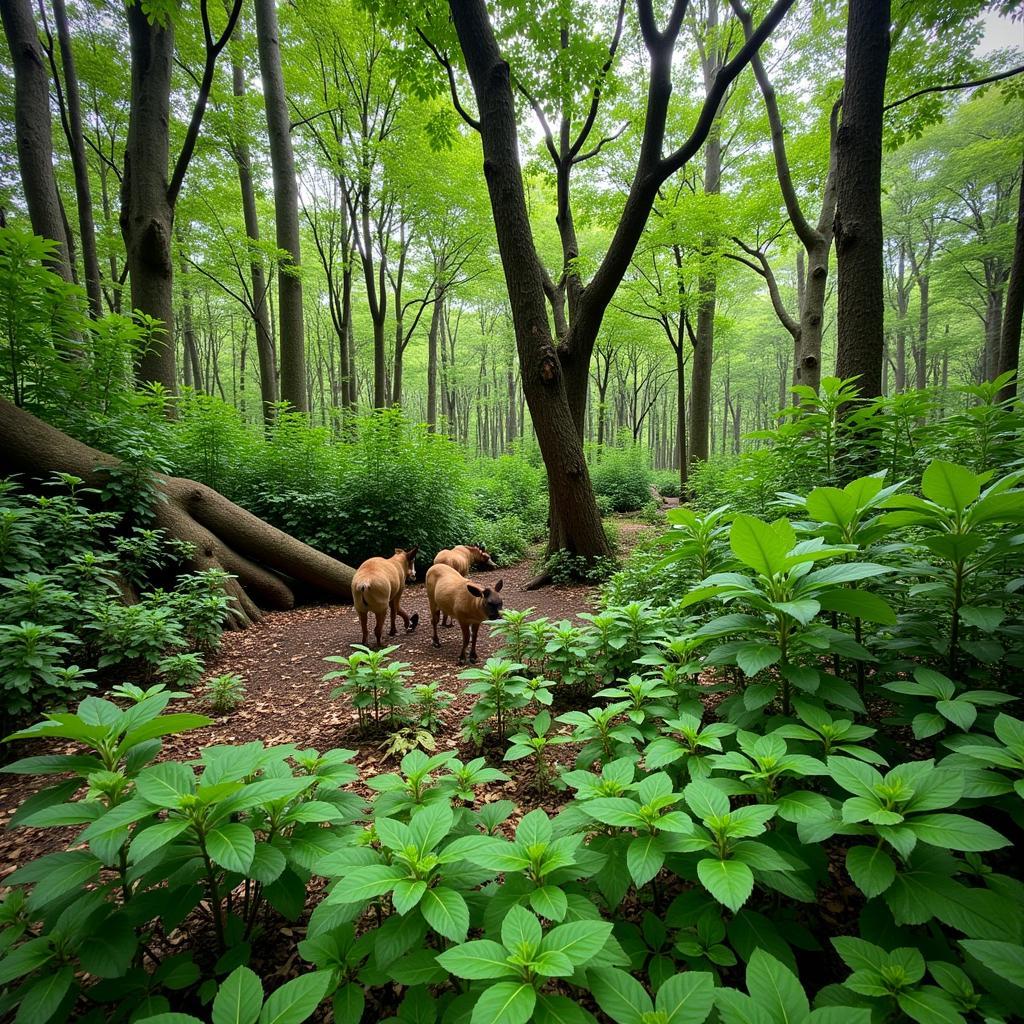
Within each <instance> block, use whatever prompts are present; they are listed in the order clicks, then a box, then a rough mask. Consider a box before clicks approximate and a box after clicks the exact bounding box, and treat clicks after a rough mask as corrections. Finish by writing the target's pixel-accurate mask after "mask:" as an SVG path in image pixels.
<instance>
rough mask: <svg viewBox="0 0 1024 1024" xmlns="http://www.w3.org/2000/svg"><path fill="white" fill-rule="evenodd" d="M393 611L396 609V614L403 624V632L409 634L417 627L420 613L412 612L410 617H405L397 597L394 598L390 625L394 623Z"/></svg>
mask: <svg viewBox="0 0 1024 1024" xmlns="http://www.w3.org/2000/svg"><path fill="white" fill-rule="evenodd" d="M395 609H397V610H398V614H399V615H401V616H402V622H404V623H405V631H406V632H407V633H409V632H411V631H412V630H414V629H415V628H416V627H417V626H418V625H419V622H420V613H419V612H413V613H412V615H407V614H406V613H405V611H404V610H403V608H402V601H401V598H398V597H396V598H395V605H394V608H393V609H392V611H391V622H392V625H394V621H395Z"/></svg>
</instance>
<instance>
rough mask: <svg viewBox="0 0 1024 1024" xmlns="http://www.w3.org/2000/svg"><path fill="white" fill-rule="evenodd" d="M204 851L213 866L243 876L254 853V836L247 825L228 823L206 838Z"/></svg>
mask: <svg viewBox="0 0 1024 1024" xmlns="http://www.w3.org/2000/svg"><path fill="white" fill-rule="evenodd" d="M206 850H207V852H208V853H209V855H210V859H211V860H212V861H213V862H214V863H215V864H219V865H220V866H221V867H222V868H224V869H225V870H227V871H236V872H238V873H239V874H245V872H246V871H248V870H249V865H250V864H252V858H253V855H254V854H255V852H256V836H255V835H254V834H253V831H252V829H251V828H249V826H248V825H242V824H241V823H240V822H229V823H228V824H226V825H220V826H218V827H217V828H215V829H214V830H213V831H212V832H210V833H209V834H208V835H207V836H206Z"/></svg>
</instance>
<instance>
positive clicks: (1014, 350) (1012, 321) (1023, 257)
mask: <svg viewBox="0 0 1024 1024" xmlns="http://www.w3.org/2000/svg"><path fill="white" fill-rule="evenodd" d="M1017 203H1018V208H1017V238H1016V241H1015V243H1014V246H1013V264H1012V265H1011V267H1010V279H1009V281H1008V282H1007V285H1006V311H1005V312H1004V313H1003V330H1002V336H1001V337H1000V340H999V367H998V369H999V373H1001V374H1002V373H1007V372H1008V371H1010V370H1017V368H1018V366H1019V365H1020V333H1021V320H1022V318H1024V172H1022V180H1021V183H1020V195H1019V196H1018V199H1017ZM1018 391H1019V386H1018V385H1017V383H1012V384H1007V385H1006V386H1005V387H1004V388H1003V389H1002V390H1001V391H1000V393H999V396H1000V398H1003V399H1006V398H1013V396H1014V395H1015V394H1017V393H1018Z"/></svg>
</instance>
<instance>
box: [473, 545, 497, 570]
mask: <svg viewBox="0 0 1024 1024" xmlns="http://www.w3.org/2000/svg"><path fill="white" fill-rule="evenodd" d="M466 547H467V548H469V552H470V554H471V555H472V556H473V564H474V565H475V566H478V567H479V568H481V569H497V568H498V567H497V566H496V565H495V564H494V562H492V561H491V556H490V555H489V554H488V553H487V550H486V548H484V546H483V545H482V544H467V545H466Z"/></svg>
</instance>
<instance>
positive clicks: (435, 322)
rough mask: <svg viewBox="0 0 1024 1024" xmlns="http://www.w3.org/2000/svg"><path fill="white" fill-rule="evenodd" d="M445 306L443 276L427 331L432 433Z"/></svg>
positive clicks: (435, 423) (439, 283) (439, 279)
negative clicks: (443, 308) (440, 336)
mask: <svg viewBox="0 0 1024 1024" xmlns="http://www.w3.org/2000/svg"><path fill="white" fill-rule="evenodd" d="M443 305H444V291H443V287H442V285H441V274H440V272H438V273H437V277H436V280H435V282H434V308H433V310H431V314H430V329H429V330H428V331H427V428H428V429H429V430H430V432H431V433H434V431H435V430H437V337H438V333H439V332H440V330H441V311H442V307H443Z"/></svg>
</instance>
